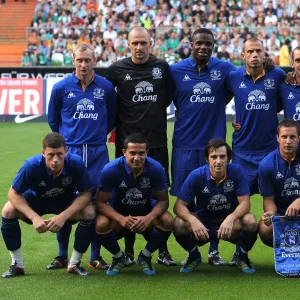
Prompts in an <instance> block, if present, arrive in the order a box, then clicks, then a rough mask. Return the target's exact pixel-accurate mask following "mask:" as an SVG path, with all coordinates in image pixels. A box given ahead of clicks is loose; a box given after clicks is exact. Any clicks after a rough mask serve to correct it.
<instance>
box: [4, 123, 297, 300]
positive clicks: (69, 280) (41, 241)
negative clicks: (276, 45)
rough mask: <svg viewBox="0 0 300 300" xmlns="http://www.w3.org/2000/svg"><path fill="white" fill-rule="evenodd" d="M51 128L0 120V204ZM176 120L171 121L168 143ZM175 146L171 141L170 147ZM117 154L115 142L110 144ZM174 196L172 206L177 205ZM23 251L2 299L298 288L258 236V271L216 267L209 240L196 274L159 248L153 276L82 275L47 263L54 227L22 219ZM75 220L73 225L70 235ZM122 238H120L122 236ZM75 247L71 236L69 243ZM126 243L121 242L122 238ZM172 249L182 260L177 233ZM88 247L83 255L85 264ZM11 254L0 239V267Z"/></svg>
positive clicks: (242, 293)
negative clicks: (165, 258)
mask: <svg viewBox="0 0 300 300" xmlns="http://www.w3.org/2000/svg"><path fill="white" fill-rule="evenodd" d="M48 132H49V128H48V125H47V124H46V123H25V124H22V125H20V124H13V123H2V124H0V137H1V147H0V205H1V206H3V204H4V203H5V202H6V200H7V199H6V197H7V192H8V189H9V187H10V184H11V182H12V180H13V178H14V176H15V174H16V172H17V171H18V169H19V168H20V167H21V165H22V163H23V162H24V160H25V159H26V158H28V157H30V156H32V155H36V154H38V153H39V152H40V151H41V148H42V147H41V141H42V138H43V137H44V136H45V135H46V134H47V133H48ZM172 132H173V123H171V122H170V123H169V124H168V136H169V145H171V137H172ZM231 133H232V129H231V126H230V124H229V123H228V133H227V137H228V142H229V143H230V144H231ZM169 149H171V146H170V147H169ZM109 150H110V155H111V158H113V146H111V145H109ZM174 201H175V199H174V198H172V197H171V198H170V211H172V208H173V205H174ZM252 212H253V213H254V214H255V215H256V216H257V217H258V218H259V217H260V216H261V213H262V199H261V197H260V196H255V197H253V198H252ZM20 223H21V228H22V243H23V257H24V263H25V273H26V276H21V277H17V278H12V279H3V278H1V279H0V299H1V300H12V299H14V300H18V299H24V300H25V299H31V300H32V299H34V300H37V299H51V300H56V299H59V300H61V299H114V300H115V299H124V300H126V299H146V300H148V299H218V300H219V299H268V300H272V299H275V297H276V298H277V297H280V298H281V297H284V298H285V299H290V298H292V297H295V295H297V294H298V292H297V290H298V288H297V284H299V282H298V280H297V279H286V278H283V277H281V276H279V275H277V274H276V273H275V270H274V262H273V251H272V249H270V248H268V247H266V246H263V245H262V243H261V241H260V240H259V239H258V241H257V243H256V244H255V246H254V249H253V250H252V251H251V253H250V257H251V259H252V260H253V261H254V264H255V267H256V269H257V272H256V273H255V274H243V273H241V272H240V270H239V269H238V268H236V267H228V266H226V267H212V266H210V265H208V264H207V250H208V248H207V246H204V247H202V248H201V249H200V250H201V253H202V257H203V264H202V265H201V266H199V267H198V269H197V271H196V272H194V273H193V274H181V273H179V268H180V267H179V266H177V267H165V266H161V265H158V264H157V254H154V256H153V264H154V267H155V268H156V270H157V271H158V274H157V275H156V276H153V277H147V276H146V275H143V274H142V272H141V270H140V268H139V267H138V266H133V267H130V268H126V269H124V270H123V271H122V273H121V274H120V275H118V276H115V277H108V276H106V275H105V273H104V272H103V271H94V270H92V271H91V272H92V276H90V277H87V278H81V277H80V278H79V277H77V276H72V275H69V274H67V273H66V271H65V270H58V271H48V270H46V269H45V267H46V265H47V264H48V263H50V262H51V261H52V259H53V257H54V256H56V255H57V243H56V236H55V234H52V233H45V234H40V235H39V234H38V233H36V232H35V231H34V229H33V227H32V226H29V225H26V224H24V223H22V222H20ZM74 230H75V226H73V231H72V235H73V233H74ZM121 244H122V242H121ZM70 245H71V247H70V249H69V253H71V249H72V245H73V238H72V240H71V243H70ZM144 245H145V241H144V240H143V239H142V237H141V236H138V237H137V241H136V245H135V251H136V253H138V252H139V251H140V250H141V249H142V248H143V247H144ZM122 247H123V244H122ZM169 249H170V252H171V253H172V256H173V257H174V258H175V259H176V261H177V262H178V263H180V261H181V260H182V259H183V258H184V257H185V255H186V253H185V251H184V250H183V249H182V248H181V247H180V246H179V245H178V244H177V243H176V241H175V239H174V237H173V236H171V238H170V240H169ZM233 251H234V246H233V245H231V244H229V243H226V242H221V243H220V252H221V255H222V257H223V258H224V259H225V260H227V261H228V260H229V259H230V257H231V255H232V253H233ZM102 255H103V256H104V257H105V259H106V260H107V261H108V262H111V257H110V255H109V253H108V252H107V251H106V250H103V251H102ZM88 259H89V251H88V253H86V254H85V255H84V257H83V261H82V264H83V266H86V265H87V262H88ZM9 264H10V256H9V253H8V252H7V250H6V248H5V245H4V243H3V240H2V239H1V241H0V273H3V272H4V271H6V270H7V268H8V267H9Z"/></svg>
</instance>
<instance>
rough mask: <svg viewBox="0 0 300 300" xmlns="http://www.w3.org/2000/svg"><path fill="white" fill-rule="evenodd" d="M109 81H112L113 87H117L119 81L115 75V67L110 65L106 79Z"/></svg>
mask: <svg viewBox="0 0 300 300" xmlns="http://www.w3.org/2000/svg"><path fill="white" fill-rule="evenodd" d="M105 78H106V79H107V80H108V81H110V82H111V83H112V84H113V86H117V81H116V80H115V74H114V66H113V65H110V66H109V67H108V69H107V75H106V77H105Z"/></svg>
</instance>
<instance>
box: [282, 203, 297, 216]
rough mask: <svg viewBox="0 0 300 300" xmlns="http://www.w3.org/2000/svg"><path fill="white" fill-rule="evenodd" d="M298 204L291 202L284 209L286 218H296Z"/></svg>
mask: <svg viewBox="0 0 300 300" xmlns="http://www.w3.org/2000/svg"><path fill="white" fill-rule="evenodd" d="M297 206H299V205H295V204H294V203H292V204H291V205H290V206H289V207H288V208H287V210H286V212H285V216H286V217H288V218H296V217H297V216H298V215H299V207H297Z"/></svg>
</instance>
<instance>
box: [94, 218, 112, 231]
mask: <svg viewBox="0 0 300 300" xmlns="http://www.w3.org/2000/svg"><path fill="white" fill-rule="evenodd" d="M109 230H111V222H110V219H109V218H108V217H106V216H99V217H98V218H97V221H96V232H97V233H98V234H103V233H106V232H108V231H109Z"/></svg>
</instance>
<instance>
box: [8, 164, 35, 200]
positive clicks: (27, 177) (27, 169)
mask: <svg viewBox="0 0 300 300" xmlns="http://www.w3.org/2000/svg"><path fill="white" fill-rule="evenodd" d="M31 168H32V167H31V166H30V164H29V163H27V162H25V163H24V164H23V166H22V168H21V169H20V170H19V171H18V173H17V175H16V177H15V178H14V180H13V183H12V188H13V189H14V190H15V191H16V192H17V193H19V194H22V193H24V192H25V191H26V190H28V189H30V188H31V183H32V172H31V171H32V169H31Z"/></svg>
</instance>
